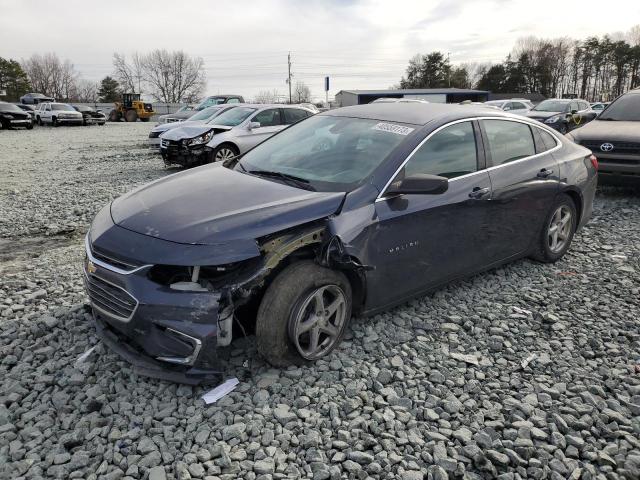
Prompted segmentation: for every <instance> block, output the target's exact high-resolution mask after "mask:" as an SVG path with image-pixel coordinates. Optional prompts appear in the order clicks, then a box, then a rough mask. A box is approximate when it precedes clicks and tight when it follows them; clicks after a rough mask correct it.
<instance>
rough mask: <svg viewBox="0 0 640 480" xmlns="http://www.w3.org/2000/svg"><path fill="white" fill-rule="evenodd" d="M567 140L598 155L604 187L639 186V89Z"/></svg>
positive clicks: (614, 102) (626, 95)
mask: <svg viewBox="0 0 640 480" xmlns="http://www.w3.org/2000/svg"><path fill="white" fill-rule="evenodd" d="M567 137H568V138H569V139H571V140H573V141H574V142H576V143H578V144H580V145H582V146H584V147H586V148H588V149H590V150H591V151H592V152H594V153H595V154H596V156H597V157H598V162H599V163H600V169H599V174H598V181H599V182H600V183H601V184H605V185H606V184H610V185H635V186H640V89H636V90H631V91H630V92H627V93H625V94H624V95H622V96H620V97H618V98H617V99H615V100H614V101H613V102H611V104H610V105H609V106H608V107H607V108H606V109H605V110H604V111H603V112H602V114H600V115H599V116H598V117H597V118H596V119H595V120H594V121H593V122H591V123H589V124H588V125H586V126H585V127H583V128H580V129H579V130H575V131H573V132H571V133H568V134H567Z"/></svg>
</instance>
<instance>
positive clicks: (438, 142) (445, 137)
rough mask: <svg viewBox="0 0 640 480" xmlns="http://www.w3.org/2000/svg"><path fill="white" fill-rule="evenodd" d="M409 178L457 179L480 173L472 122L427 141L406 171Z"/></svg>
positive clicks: (447, 128) (409, 162) (414, 155)
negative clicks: (419, 176) (421, 175)
mask: <svg viewBox="0 0 640 480" xmlns="http://www.w3.org/2000/svg"><path fill="white" fill-rule="evenodd" d="M404 170H405V175H406V176H410V175H415V174H429V175H438V176H441V177H446V178H455V177H459V176H461V175H466V174H468V173H473V172H476V171H477V170H478V154H477V151H476V138H475V133H474V131H473V125H472V123H471V122H462V123H456V124H454V125H450V126H448V127H446V128H443V129H442V130H440V131H439V132H438V133H436V134H435V135H433V136H432V137H431V138H430V139H429V140H427V141H426V142H425V143H424V144H423V145H422V146H420V148H418V150H416V151H415V152H414V154H413V156H412V157H411V158H410V159H409V161H408V162H407V164H406V165H405V167H404Z"/></svg>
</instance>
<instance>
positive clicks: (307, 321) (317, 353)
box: [289, 285, 347, 360]
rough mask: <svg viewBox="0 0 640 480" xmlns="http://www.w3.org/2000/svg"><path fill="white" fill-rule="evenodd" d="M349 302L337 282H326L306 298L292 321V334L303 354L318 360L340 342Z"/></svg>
mask: <svg viewBox="0 0 640 480" xmlns="http://www.w3.org/2000/svg"><path fill="white" fill-rule="evenodd" d="M346 313H347V302H346V299H345V295H344V292H343V291H342V289H341V288H340V287H338V286H337V285H325V286H323V287H320V288H318V289H316V290H314V291H313V292H311V294H310V295H309V296H308V297H307V298H306V299H305V300H304V302H303V303H302V305H301V307H300V309H298V312H297V314H296V317H295V319H293V322H292V323H291V324H290V328H289V336H290V338H291V340H292V341H293V343H294V344H295V346H296V349H297V350H298V352H299V353H300V355H301V356H302V357H303V358H306V359H307V360H314V359H317V358H320V357H322V356H323V355H325V354H326V353H327V352H328V351H329V350H331V349H332V348H333V346H334V345H335V344H336V342H337V340H338V337H339V336H340V333H341V332H342V329H343V327H344V323H345V320H346Z"/></svg>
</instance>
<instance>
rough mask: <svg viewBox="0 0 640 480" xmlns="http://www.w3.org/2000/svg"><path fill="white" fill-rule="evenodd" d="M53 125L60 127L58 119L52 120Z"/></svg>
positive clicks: (53, 118)
mask: <svg viewBox="0 0 640 480" xmlns="http://www.w3.org/2000/svg"><path fill="white" fill-rule="evenodd" d="M51 125H53V126H54V127H57V126H58V119H57V118H56V117H52V118H51Z"/></svg>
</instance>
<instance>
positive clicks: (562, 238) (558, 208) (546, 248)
mask: <svg viewBox="0 0 640 480" xmlns="http://www.w3.org/2000/svg"><path fill="white" fill-rule="evenodd" d="M577 222H578V219H577V214H576V205H575V203H574V202H573V199H572V198H571V197H569V196H568V195H566V194H561V195H559V196H558V199H557V200H556V201H555V203H554V205H553V207H552V208H551V211H550V213H549V215H548V216H547V218H546V220H545V223H544V225H543V227H542V232H541V234H540V238H539V239H538V245H537V249H536V252H534V254H533V255H532V257H533V258H534V259H536V260H539V261H541V262H544V263H553V262H556V261H558V260H560V259H561V258H562V257H563V256H564V254H565V253H567V250H568V249H569V246H570V245H571V241H572V240H573V234H574V233H575V231H576V225H577Z"/></svg>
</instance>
